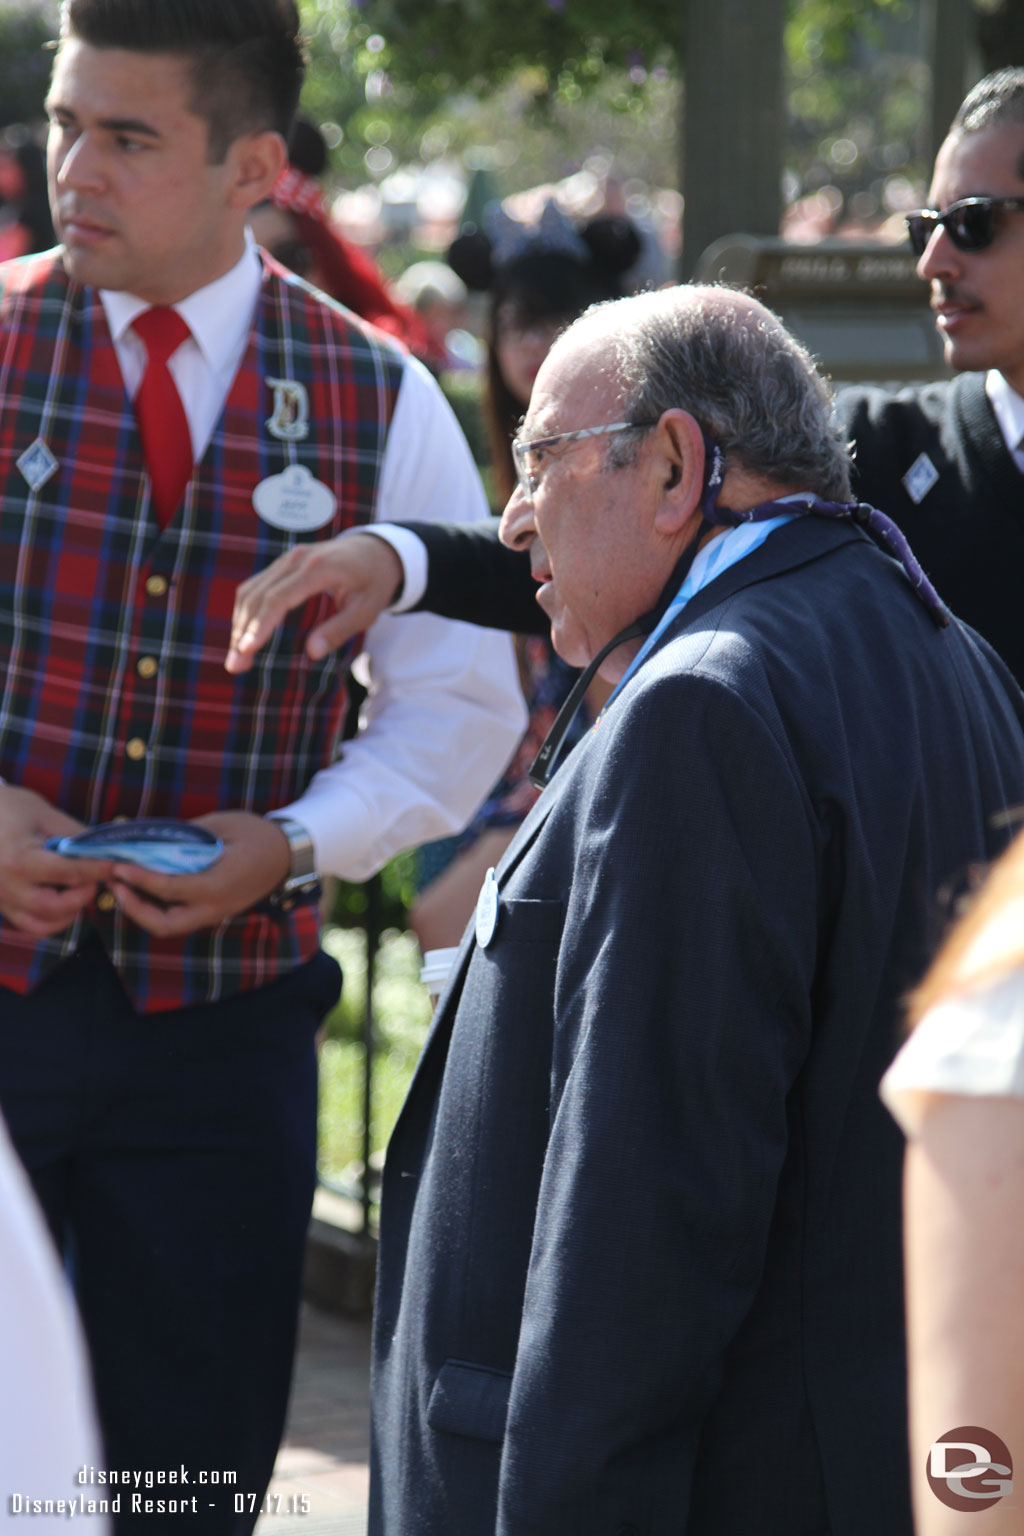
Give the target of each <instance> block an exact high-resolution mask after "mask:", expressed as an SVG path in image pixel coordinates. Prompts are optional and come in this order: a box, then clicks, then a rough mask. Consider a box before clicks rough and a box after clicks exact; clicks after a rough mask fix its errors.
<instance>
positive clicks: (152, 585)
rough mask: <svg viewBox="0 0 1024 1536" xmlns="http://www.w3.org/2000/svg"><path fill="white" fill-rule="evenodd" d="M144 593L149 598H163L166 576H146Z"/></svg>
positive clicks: (165, 589) (165, 588)
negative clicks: (147, 594) (146, 593)
mask: <svg viewBox="0 0 1024 1536" xmlns="http://www.w3.org/2000/svg"><path fill="white" fill-rule="evenodd" d="M146 591H147V592H148V593H149V595H150V597H163V596H164V594H165V593H166V591H167V577H166V576H147V577H146Z"/></svg>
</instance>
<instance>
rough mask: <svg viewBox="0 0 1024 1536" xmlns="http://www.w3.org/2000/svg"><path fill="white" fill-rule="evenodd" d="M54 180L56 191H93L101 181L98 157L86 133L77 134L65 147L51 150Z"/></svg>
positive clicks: (61, 145)
mask: <svg viewBox="0 0 1024 1536" xmlns="http://www.w3.org/2000/svg"><path fill="white" fill-rule="evenodd" d="M51 156H52V162H53V169H54V180H55V182H56V185H57V189H58V191H65V190H67V191H80V190H83V189H86V188H88V189H90V190H91V189H95V188H96V187H97V186H98V185H99V183H100V182H101V180H102V172H101V169H100V162H99V155H98V154H97V152H96V148H95V146H94V144H93V142H92V139H91V138H90V136H89V134H87V133H79V134H77V135H76V136H75V138H74V139H72V140H71V141H70V142H69V143H68V144H67V145H64V144H61V143H58V144H56V145H54V146H52V148H51Z"/></svg>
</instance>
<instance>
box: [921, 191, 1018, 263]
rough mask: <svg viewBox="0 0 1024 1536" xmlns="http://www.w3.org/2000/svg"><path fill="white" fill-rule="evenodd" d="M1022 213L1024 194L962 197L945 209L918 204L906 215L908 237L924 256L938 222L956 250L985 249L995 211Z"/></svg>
mask: <svg viewBox="0 0 1024 1536" xmlns="http://www.w3.org/2000/svg"><path fill="white" fill-rule="evenodd" d="M1000 210H1002V211H1005V212H1007V213H1024V197H962V198H960V200H959V202H956V203H951V204H950V206H949V207H948V208H947V209H946V211H945V213H939V211H938V210H937V209H936V208H917V209H915V211H914V212H913V213H908V214H907V215H906V220H907V238H908V239H909V241H910V248H911V250H912V251H913V253H914V255H915V256H923V255H924V253H925V248H926V246H927V244H928V241H929V240H930V239H931V237H932V235H933V234H934V232H935V230H936V229H937V228H938V227H939V225H940V224H941V225H942V227H943V229H944V230H945V231H946V233H947V235H948V236H949V238H950V239H951V240H952V242H953V244H954V245H955V246H956V248H957V250H958V251H984V250H987V249H988V247H989V246H990V245H991V244H992V242H993V240H994V239H995V238H996V232H997V227H996V213H997V211H1000Z"/></svg>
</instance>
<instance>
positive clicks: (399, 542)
mask: <svg viewBox="0 0 1024 1536" xmlns="http://www.w3.org/2000/svg"><path fill="white" fill-rule="evenodd" d="M348 533H372V534H374V535H375V537H377V538H379V539H383V540H384V543H385V544H390V545H391V548H392V549H393V550H394V552H395V554H396V555H397V556H398V558H399V560H400V561H401V564H402V576H403V581H402V590H401V592H400V593H399V595H398V597H397V598H396V599H395V601H394V602H393V603H392V604H391V607H390V608H387V609H385V612H386V613H408V611H409V609H410V608H415V606H416V604H417V603H418V602H419V600H420V598H421V597H422V596H423V594H424V592H425V591H426V590H427V546H426V545H425V544H424V542H423V540H422V539H421V538H420V537H419V535H418V534H415V533H411V532H410V530H409V529H408V528H401V527H399V525H398V524H397V523H371V524H370V525H369V526H367V524H365V523H361V524H360V525H359V527H358V528H349V529H347V530H346V534H348ZM346 534H342V538H344V537H345V536H346Z"/></svg>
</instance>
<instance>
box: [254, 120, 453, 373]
mask: <svg viewBox="0 0 1024 1536" xmlns="http://www.w3.org/2000/svg"><path fill="white" fill-rule="evenodd" d="M326 168H327V143H326V141H325V139H324V136H323V134H322V133H321V132H320V130H319V128H317V126H316V124H315V123H313V122H311V121H310V119H309V118H308V117H303V116H301V114H300V116H299V117H297V118H296V120H295V123H294V125H293V127H292V131H291V133H290V134H289V137H288V164H287V165H286V166H285V167H284V169H283V170H282V172H281V174H280V176H279V177H278V178H277V181H276V182H275V183H274V185H273V187H272V188H271V192H270V196H269V198H268V199H267V200H266V201H265V202H263V203H260V204H259V205H258V206H257V207H256V208H253V209H252V211H251V213H250V216H249V228H250V229H251V230H252V232H253V236H254V238H255V240H256V242H257V244H258V245H261V246H262V247H263V249H264V250H265V251H266V252H267V254H268V255H269V256H273V258H274V260H275V261H279V262H280V263H281V265H282V266H283V267H288V268H289V270H290V271H292V272H295V273H296V274H297V275H298V276H299V277H304V278H305V279H306V281H307V282H309V283H312V284H313V287H314V288H319V289H320V290H321V292H323V293H326V294H327V295H328V296H329V297H330V298H332V299H337V300H338V303H339V304H344V305H345V307H346V309H350V310H352V312H353V314H356V315H359V316H360V317H361V318H362V319H363V320H369V321H370V323H371V325H375V326H376V327H377V328H378V330H381V331H386V332H387V333H388V335H390V336H393V337H395V339H396V340H398V341H400V342H401V343H402V344H403V346H405V347H407V348H408V350H409V351H410V352H412V353H414V354H415V355H416V356H417V357H421V358H423V357H424V354H425V353H426V352H427V351H428V350H429V347H428V339H427V332H426V327H425V326H424V324H423V322H422V321H421V320H420V318H419V316H418V315H417V314H416V313H415V311H414V310H412V309H410V308H409V307H408V305H405V304H402V303H400V302H397V301H396V300H395V299H394V298H392V296H391V294H390V293H389V292H388V287H387V284H386V283H385V281H384V278H383V277H382V276H381V274H380V273H379V272H378V270H377V268H376V266H375V265H374V263H373V261H372V260H371V259H370V257H369V256H368V255H367V254H366V252H365V251H363V250H360V248H359V246H357V245H354V244H353V243H352V241H351V240H346V239H345V237H344V236H343V235H342V234H341V232H340V231H339V230H338V229H337V228H336V227H335V225H334V224H333V223H332V221H331V218H330V215H329V214H328V212H327V206H326V204H325V202H324V196H323V192H322V190H321V186H320V180H319V178H320V177H321V176H322V175H323V173H324V171H325V170H326ZM425 360H426V359H425V358H424V361H425Z"/></svg>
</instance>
